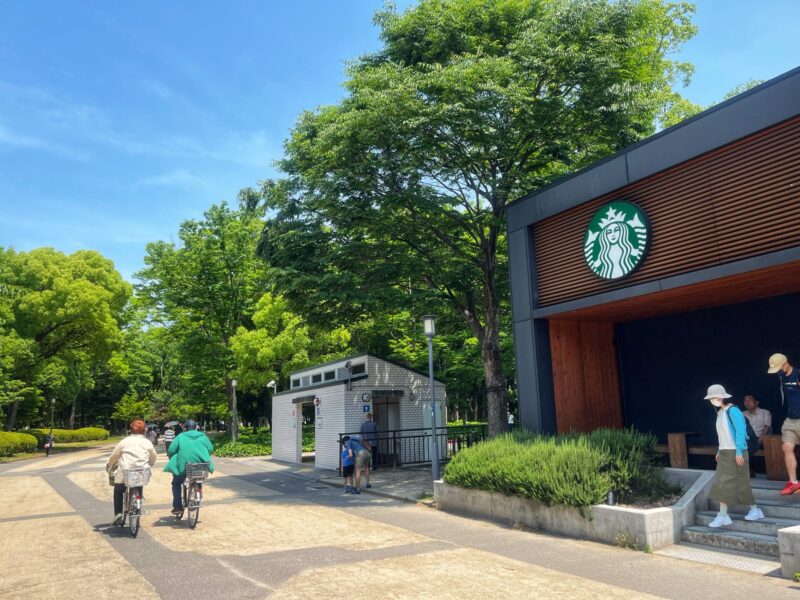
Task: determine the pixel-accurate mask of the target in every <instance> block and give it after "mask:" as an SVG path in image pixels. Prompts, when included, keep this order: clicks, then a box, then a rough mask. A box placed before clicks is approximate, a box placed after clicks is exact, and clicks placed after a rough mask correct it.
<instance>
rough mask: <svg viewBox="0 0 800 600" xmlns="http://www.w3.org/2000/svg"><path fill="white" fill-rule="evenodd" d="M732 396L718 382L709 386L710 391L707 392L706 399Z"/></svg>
mask: <svg viewBox="0 0 800 600" xmlns="http://www.w3.org/2000/svg"><path fill="white" fill-rule="evenodd" d="M731 397H732V396H731V395H730V394H729V393H728V392H726V391H725V388H724V387H723V386H721V385H720V384H718V383H715V384H714V385H710V386H708V393H707V394H706V397H705V398H704V399H705V400H711V399H712V398H731Z"/></svg>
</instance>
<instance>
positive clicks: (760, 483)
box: [750, 476, 786, 492]
mask: <svg viewBox="0 0 800 600" xmlns="http://www.w3.org/2000/svg"><path fill="white" fill-rule="evenodd" d="M750 485H752V486H753V489H755V488H761V489H763V490H777V491H779V492H780V491H781V490H782V489H783V486H785V485H786V482H785V481H770V480H769V479H763V478H761V477H758V476H756V477H753V478H752V479H750Z"/></svg>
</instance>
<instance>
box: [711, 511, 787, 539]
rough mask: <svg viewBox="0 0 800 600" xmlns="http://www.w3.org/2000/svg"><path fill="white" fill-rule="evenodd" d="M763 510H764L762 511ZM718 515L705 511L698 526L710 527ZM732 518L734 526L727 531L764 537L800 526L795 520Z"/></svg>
mask: <svg viewBox="0 0 800 600" xmlns="http://www.w3.org/2000/svg"><path fill="white" fill-rule="evenodd" d="M762 510H763V509H762ZM716 516H717V513H716V512H714V511H705V512H701V513H698V514H697V524H698V525H702V526H703V527H708V524H709V523H711V521H713V520H714V517H716ZM729 516H730V518H731V520H732V521H733V524H732V525H728V526H727V527H724V529H725V530H726V531H744V532H746V533H760V534H762V535H774V536H777V535H778V530H779V529H783V528H784V527H794V526H795V525H800V521H795V520H793V519H777V518H774V517H766V518H765V519H759V520H758V521H745V520H744V515H743V514H742V515H740V514H735V513H730V515H729Z"/></svg>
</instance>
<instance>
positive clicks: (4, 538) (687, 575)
mask: <svg viewBox="0 0 800 600" xmlns="http://www.w3.org/2000/svg"><path fill="white" fill-rule="evenodd" d="M109 453H110V448H99V449H92V450H86V451H83V452H79V453H74V454H69V455H56V456H53V457H50V458H42V459H35V460H31V461H24V462H19V463H10V464H6V465H0V598H3V599H5V598H8V599H14V600H18V599H26V598H37V599H38V598H58V599H59V600H69V599H72V598H75V599H78V598H81V599H83V598H87V599H88V598H91V599H95V598H100V599H104V598H119V597H123V595H124V594H127V595H131V596H133V597H136V598H144V599H146V598H165V599H168V600H173V599H175V600H182V599H190V598H191V599H192V600H205V599H217V598H220V599H221V598H225V599H237V598H268V597H271V598H285V599H288V598H315V599H317V598H342V597H353V596H356V595H358V596H365V595H366V596H369V597H373V596H375V597H381V598H453V599H455V598H509V597H516V598H565V599H566V598H570V599H571V598H578V597H580V598H588V599H593V598H626V599H627V598H631V599H633V598H648V597H664V598H681V599H684V598H702V599H703V600H711V599H714V598H724V599H726V600H730V599H731V598H741V597H750V596H759V597H765V598H766V597H768V598H770V599H780V598H796V597H798V592H797V591H796V590H797V589H796V588H795V587H794V586H793V584H792V583H791V582H788V581H784V580H780V579H777V578H774V577H763V576H759V575H754V574H749V573H741V572H737V571H731V570H727V569H724V568H720V567H716V566H710V565H701V564H696V563H690V562H686V561H679V560H674V559H672V558H667V557H661V556H652V555H646V554H643V553H639V552H633V551H629V550H621V549H617V548H611V547H607V546H601V545H597V544H593V543H589V542H580V541H575V540H567V539H561V538H555V537H550V536H545V535H539V534H536V533H530V532H525V531H516V530H512V529H507V528H503V527H500V526H497V525H494V524H491V523H486V522H482V521H474V520H469V519H465V518H461V517H457V516H453V515H448V514H444V513H441V512H439V511H436V510H434V509H431V508H428V507H424V506H420V505H415V504H411V503H407V502H400V501H397V500H394V499H391V498H387V497H380V496H374V495H362V496H358V497H354V496H350V495H344V494H343V493H342V490H341V489H340V488H333V487H330V486H327V485H324V484H320V483H319V482H318V481H316V480H315V479H314V478H311V476H310V475H309V474H308V473H303V472H302V471H299V472H298V471H297V470H294V469H292V468H290V467H286V466H284V465H279V464H276V463H271V462H269V461H258V462H254V461H241V460H239V461H237V460H219V461H217V462H218V473H217V474H216V475H214V476H213V477H212V478H211V479H210V480H209V483H208V484H207V485H206V492H205V499H204V500H205V502H206V504H205V505H204V507H203V509H202V510H201V513H200V523H199V524H198V528H197V529H196V530H194V531H191V530H189V529H188V528H187V526H186V524H185V521H184V522H176V521H175V520H174V519H173V518H171V517H170V516H169V509H170V504H169V499H170V494H169V477H168V476H166V475H165V474H163V473H160V471H155V472H154V476H153V479H152V481H151V484H150V485H149V486H148V487H147V488H146V491H145V496H146V502H145V505H146V508H147V509H148V510H149V514H148V515H147V516H146V517H145V518H144V520H143V527H142V531H141V533H140V534H139V537H138V538H137V539H131V538H130V537H129V535H128V533H127V530H122V529H117V528H113V527H111V526H110V525H109V522H110V521H111V517H112V515H111V512H112V510H111V488H110V487H108V486H107V484H106V479H105V474H104V471H103V465H104V463H105V460H106V457H107V456H108V454H109ZM161 465H163V458H160V461H159V467H160V466H161Z"/></svg>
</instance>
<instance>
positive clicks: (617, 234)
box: [583, 201, 650, 279]
mask: <svg viewBox="0 0 800 600" xmlns="http://www.w3.org/2000/svg"><path fill="white" fill-rule="evenodd" d="M649 241H650V226H649V222H648V220H647V216H646V215H645V214H644V211H642V209H641V208H639V207H638V206H636V205H635V204H631V203H630V202H620V201H618V202H611V203H610V204H606V205H605V206H604V207H603V208H601V209H600V210H598V211H597V212H596V213H595V215H594V217H592V220H591V221H590V222H589V226H588V227H587V228H586V236H585V237H584V240H583V254H584V256H585V257H586V264H587V265H589V268H590V269H591V270H592V271H594V273H595V275H597V276H599V277H602V278H603V279H621V278H622V277H626V276H627V275H630V274H631V273H633V272H634V271H635V270H636V268H637V267H638V266H639V265H640V264H641V262H642V260H643V259H644V255H645V253H646V252H647V246H648V243H649Z"/></svg>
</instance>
